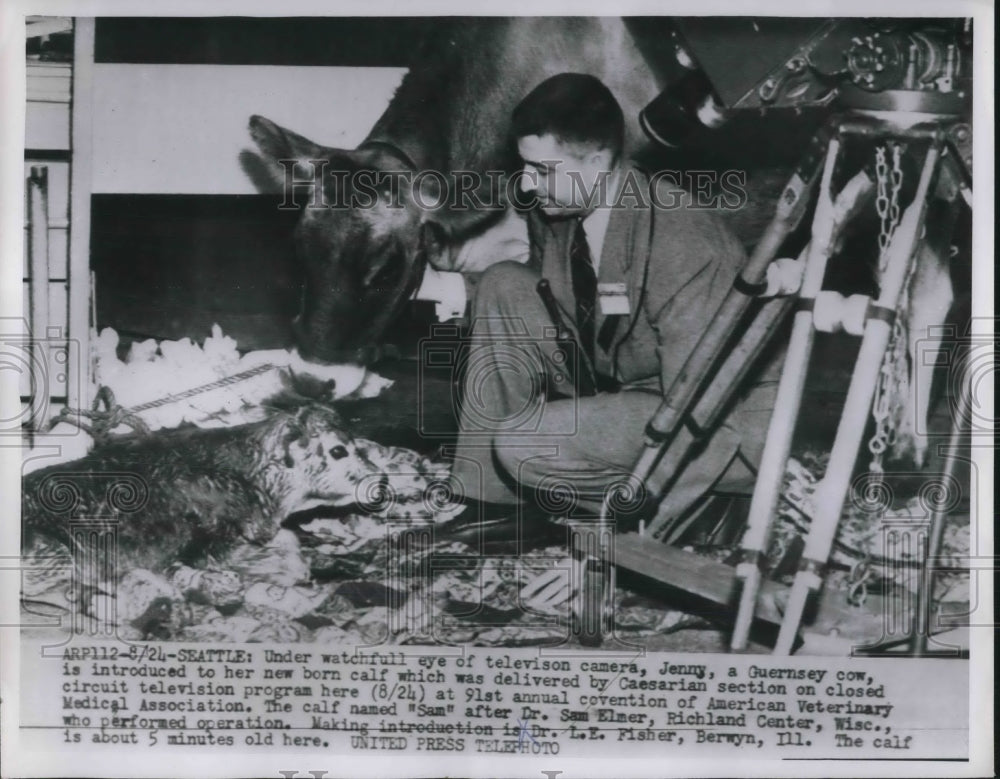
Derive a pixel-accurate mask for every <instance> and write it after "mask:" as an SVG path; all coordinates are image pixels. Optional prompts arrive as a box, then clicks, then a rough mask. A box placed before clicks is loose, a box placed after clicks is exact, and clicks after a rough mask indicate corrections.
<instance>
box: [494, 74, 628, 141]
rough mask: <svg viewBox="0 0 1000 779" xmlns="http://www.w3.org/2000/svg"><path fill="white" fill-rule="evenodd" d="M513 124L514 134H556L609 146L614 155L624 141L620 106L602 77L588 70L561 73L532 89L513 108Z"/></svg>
mask: <svg viewBox="0 0 1000 779" xmlns="http://www.w3.org/2000/svg"><path fill="white" fill-rule="evenodd" d="M511 128H512V131H513V133H514V137H515V138H524V137H525V136H528V135H553V136H555V138H556V139H557V140H558V141H560V142H562V143H566V142H569V143H581V144H587V145H593V146H596V147H597V148H599V149H608V150H610V151H611V153H612V155H613V157H614V158H615V159H617V158H618V157H619V155H620V154H621V152H622V149H623V147H624V145H625V119H624V116H623V115H622V109H621V106H620V105H618V101H617V100H615V96H614V95H612V94H611V90H610V89H608V88H607V87H606V86H604V84H603V83H601V80H600V79H598V78H595V77H594V76H589V75H587V74H585V73H560V74H559V75H558V76H552V77H551V78H547V79H546V80H545V81H543V82H542V83H541V84H539V85H538V86H537V87H535V88H534V89H532V90H531V91H530V92H529V93H528V94H527V95H526V96H525V97H524V99H523V100H521V102H520V103H518V104H517V107H516V108H515V109H514V113H513V116H512V118H511Z"/></svg>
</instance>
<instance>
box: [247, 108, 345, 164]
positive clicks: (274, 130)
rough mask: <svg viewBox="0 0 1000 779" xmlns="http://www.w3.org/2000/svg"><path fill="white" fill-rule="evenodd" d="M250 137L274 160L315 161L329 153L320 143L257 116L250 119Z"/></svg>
mask: <svg viewBox="0 0 1000 779" xmlns="http://www.w3.org/2000/svg"><path fill="white" fill-rule="evenodd" d="M250 137H251V138H253V141H254V143H256V144H257V146H258V147H259V148H260V150H261V151H262V152H263V153H264V154H265V155H267V156H268V157H270V158H271V159H273V160H293V159H294V160H315V159H319V158H321V157H323V156H325V154H326V152H327V151H328V150H326V149H324V148H323V147H322V146H320V145H319V144H318V143H313V142H312V141H310V140H309V139H308V138H305V137H303V136H301V135H299V134H298V133H293V132H292V131H291V130H286V129H285V128H284V127H280V126H278V125H276V124H275V123H274V122H272V121H271V120H270V119H265V118H264V117H263V116H257V115H256V114H255V115H254V116H251V117H250Z"/></svg>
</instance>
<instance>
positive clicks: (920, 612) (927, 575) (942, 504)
mask: <svg viewBox="0 0 1000 779" xmlns="http://www.w3.org/2000/svg"><path fill="white" fill-rule="evenodd" d="M964 379H965V380H964V381H963V382H962V386H961V387H960V388H959V392H960V394H959V396H958V404H957V405H956V407H955V411H954V414H955V416H954V418H953V419H952V421H951V433H950V434H949V437H948V449H947V454H946V455H945V465H944V473H943V474H942V476H943V478H942V479H941V483H942V484H943V485H944V487H945V489H947V487H948V485H950V484H952V483H954V480H955V466H956V465H957V463H958V447H959V444H960V443H961V441H962V427H963V425H964V423H965V420H967V419H968V418H969V413H970V409H969V404H970V402H971V395H972V389H971V387H970V386H969V373H968V371H966V372H965V376H964ZM947 501H948V496H947V495H943V496H940V499H939V500H938V501H937V503H936V505H935V506H934V511H933V513H932V514H931V526H930V530H929V532H928V537H927V548H926V556H925V557H924V559H923V560H922V561H921V565H920V580H919V582H918V583H917V619H916V623H917V624H916V626H915V629H914V631H913V638H912V639H911V640H910V652H911V653H912V654H913V655H914V656H915V657H920V656H922V655H926V654H927V643H928V640H929V638H930V635H931V624H930V622H931V614H930V611H931V601H932V600H933V598H934V562H935V559H936V558H937V556H938V555H939V554H940V553H941V540H942V538H943V536H944V523H945V520H946V519H947V517H948V509H947Z"/></svg>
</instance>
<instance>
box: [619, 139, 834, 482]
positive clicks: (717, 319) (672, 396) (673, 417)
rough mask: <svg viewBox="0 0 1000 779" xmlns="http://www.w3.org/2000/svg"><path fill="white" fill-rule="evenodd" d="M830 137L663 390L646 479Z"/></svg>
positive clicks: (641, 462)
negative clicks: (682, 364) (668, 385)
mask: <svg viewBox="0 0 1000 779" xmlns="http://www.w3.org/2000/svg"><path fill="white" fill-rule="evenodd" d="M828 140H829V135H828V132H827V131H826V130H824V131H822V132H820V133H818V134H817V135H816V137H815V138H813V141H812V143H811V144H810V148H809V150H808V152H807V153H806V155H805V156H804V157H803V159H802V160H801V162H800V163H799V166H798V167H797V168H796V169H795V172H794V173H793V174H792V176H791V177H790V178H789V180H788V183H787V184H786V185H785V188H784V190H783V191H782V194H781V197H780V198H779V199H778V203H777V206H776V207H775V214H774V217H773V218H772V220H771V222H770V224H768V226H767V228H766V230H765V231H764V235H763V236H762V237H761V239H760V241H758V243H757V245H756V246H755V247H754V250H753V254H751V256H750V258H749V259H748V260H747V262H746V265H745V266H744V267H743V270H742V272H741V273H740V276H739V277H738V278H737V280H736V282H735V283H734V285H733V288H732V289H731V290H729V293H728V294H727V295H726V297H725V298H724V299H723V301H722V303H721V304H720V306H719V309H718V311H717V312H716V314H715V316H714V317H713V318H712V321H711V323H710V324H709V326H708V328H707V329H706V330H705V332H704V333H703V334H702V336H701V338H699V339H698V343H697V345H696V346H695V347H694V349H692V351H691V355H690V356H689V357H688V359H687V361H686V362H685V363H684V367H683V368H682V369H681V370H680V371H679V372H678V374H677V379H676V380H675V381H674V382H673V383H672V384H671V385H670V387H669V389H667V391H666V392H665V393H664V399H663V403H662V404H661V405H660V408H659V409H657V411H656V413H655V414H654V415H653V418H652V419H650V421H649V425H648V426H647V428H646V431H647V434H646V441H645V447H644V449H643V451H642V452H641V453H640V455H639V457H638V458H637V460H636V464H635V467H634V468H633V469H632V472H633V473H634V474H635V475H636V476H637V477H638V478H640V479H645V478H646V477H647V476H648V475H649V474H650V473H651V471H652V469H653V466H654V464H655V463H656V462H657V460H658V459H659V455H660V452H661V450H662V447H663V445H664V444H666V443H667V442H668V441H670V440H671V438H672V437H673V436H675V435H677V434H678V432H679V426H680V422H681V419H682V418H683V416H684V414H685V413H687V411H688V410H689V409H690V407H691V404H692V403H693V401H694V399H695V396H696V394H697V391H698V389H699V387H700V386H701V385H702V383H704V380H705V377H706V376H707V375H708V372H709V370H710V369H711V368H712V366H713V365H715V364H716V362H717V361H718V359H719V357H720V355H721V354H722V350H723V347H724V346H725V344H726V343H727V341H728V340H729V337H730V336H731V335H732V333H733V329H734V328H735V327H736V325H737V324H738V322H739V321H740V319H741V318H742V316H743V314H745V313H746V311H747V308H748V307H749V305H750V303H751V301H752V300H753V298H754V296H755V295H756V294H759V293H758V292H757V288H758V287H759V286H760V285H761V283H762V282H763V280H764V277H765V274H766V273H767V268H768V266H769V265H770V264H771V261H772V260H773V259H774V257H775V255H776V254H777V253H778V249H780V248H781V244H782V242H784V240H785V238H787V237H788V235H789V233H791V232H792V231H793V230H794V229H795V228H796V227H798V225H799V222H800V221H801V220H802V215H803V213H804V212H805V206H806V204H807V203H808V201H809V198H808V194H809V192H810V190H811V189H812V186H813V182H814V181H815V180H816V176H817V173H818V171H819V167H820V166H819V157H820V155H822V153H823V148H824V147H825V146H826V145H827V142H828ZM667 476H668V477H669V476H670V474H667Z"/></svg>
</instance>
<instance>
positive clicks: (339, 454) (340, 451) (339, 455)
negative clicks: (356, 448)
mask: <svg viewBox="0 0 1000 779" xmlns="http://www.w3.org/2000/svg"><path fill="white" fill-rule="evenodd" d="M330 456H331V457H332V458H333V459H334V460H341V459H343V458H344V457H347V448H346V447H343V446H335V447H333V448H332V449H330Z"/></svg>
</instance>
